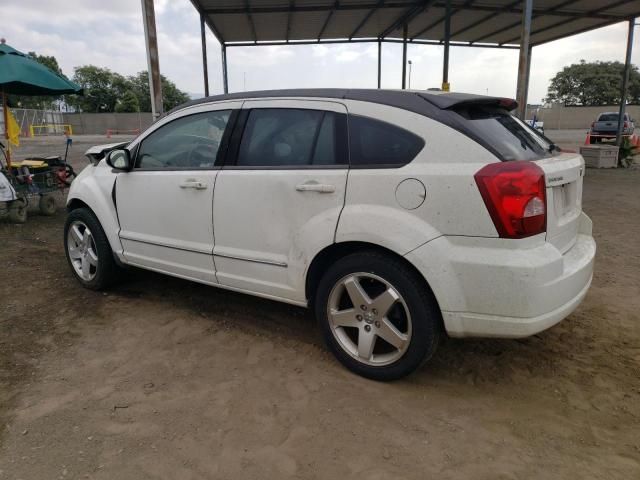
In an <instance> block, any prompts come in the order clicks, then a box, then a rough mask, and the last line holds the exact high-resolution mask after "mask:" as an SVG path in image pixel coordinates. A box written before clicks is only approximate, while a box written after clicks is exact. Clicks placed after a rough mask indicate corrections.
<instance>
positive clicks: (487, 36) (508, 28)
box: [473, 0, 581, 43]
mask: <svg viewBox="0 0 640 480" xmlns="http://www.w3.org/2000/svg"><path fill="white" fill-rule="evenodd" d="M579 1H581V0H566V1H565V2H562V3H560V4H558V5H556V6H555V7H553V8H550V9H549V10H548V11H547V12H544V13H542V14H540V13H538V14H536V13H535V10H534V14H533V17H531V18H532V19H533V18H537V17H539V16H541V15H547V14H549V13H553V12H555V11H557V10H559V9H560V8H563V7H566V6H568V5H571V4H572V3H577V2H579ZM520 24H521V21H520V20H519V21H517V22H514V23H511V24H509V25H507V26H505V27H502V28H499V29H498V30H494V31H493V32H491V33H488V34H485V35H483V36H482V37H479V38H477V39H475V40H473V41H474V42H479V41H482V40H484V39H485V38H489V37H492V36H494V35H499V34H500V33H502V32H506V31H508V30H511V29H512V28H515V27H517V26H518V25H520ZM505 43H508V42H505Z"/></svg>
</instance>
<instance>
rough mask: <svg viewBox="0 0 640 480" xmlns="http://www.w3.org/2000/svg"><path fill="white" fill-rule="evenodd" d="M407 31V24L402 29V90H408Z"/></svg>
mask: <svg viewBox="0 0 640 480" xmlns="http://www.w3.org/2000/svg"><path fill="white" fill-rule="evenodd" d="M407 31H408V27H407V24H406V23H405V24H404V26H403V27H402V90H405V89H406V88H407Z"/></svg>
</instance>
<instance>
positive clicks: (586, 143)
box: [584, 130, 591, 145]
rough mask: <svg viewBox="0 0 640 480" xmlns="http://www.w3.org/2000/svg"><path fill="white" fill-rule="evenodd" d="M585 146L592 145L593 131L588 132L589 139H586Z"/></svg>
mask: <svg viewBox="0 0 640 480" xmlns="http://www.w3.org/2000/svg"><path fill="white" fill-rule="evenodd" d="M584 144H585V145H591V130H587V138H585V139H584Z"/></svg>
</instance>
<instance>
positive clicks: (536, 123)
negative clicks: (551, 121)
mask: <svg viewBox="0 0 640 480" xmlns="http://www.w3.org/2000/svg"><path fill="white" fill-rule="evenodd" d="M525 121H526V122H527V125H529V126H530V127H531V128H535V129H536V130H538V131H539V132H540V133H542V134H543V135H544V122H539V121H538V120H525Z"/></svg>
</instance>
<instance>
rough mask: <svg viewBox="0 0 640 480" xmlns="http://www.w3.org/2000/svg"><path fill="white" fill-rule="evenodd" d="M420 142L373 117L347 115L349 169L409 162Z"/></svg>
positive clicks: (392, 165)
mask: <svg viewBox="0 0 640 480" xmlns="http://www.w3.org/2000/svg"><path fill="white" fill-rule="evenodd" d="M423 147H424V140H423V139H422V138H420V137H419V136H417V135H414V134H413V133H411V132H408V131H407V130H404V129H403V128H400V127H396V126H395V125H391V124H389V123H386V122H381V121H380V120H374V119H373V118H367V117H360V116H358V115H350V116H349V151H350V153H349V156H350V162H351V166H352V167H359V168H375V167H400V166H402V165H406V164H407V163H409V162H411V160H413V159H414V157H415V156H416V155H417V154H418V153H419V152H420V150H422V148H423Z"/></svg>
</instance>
